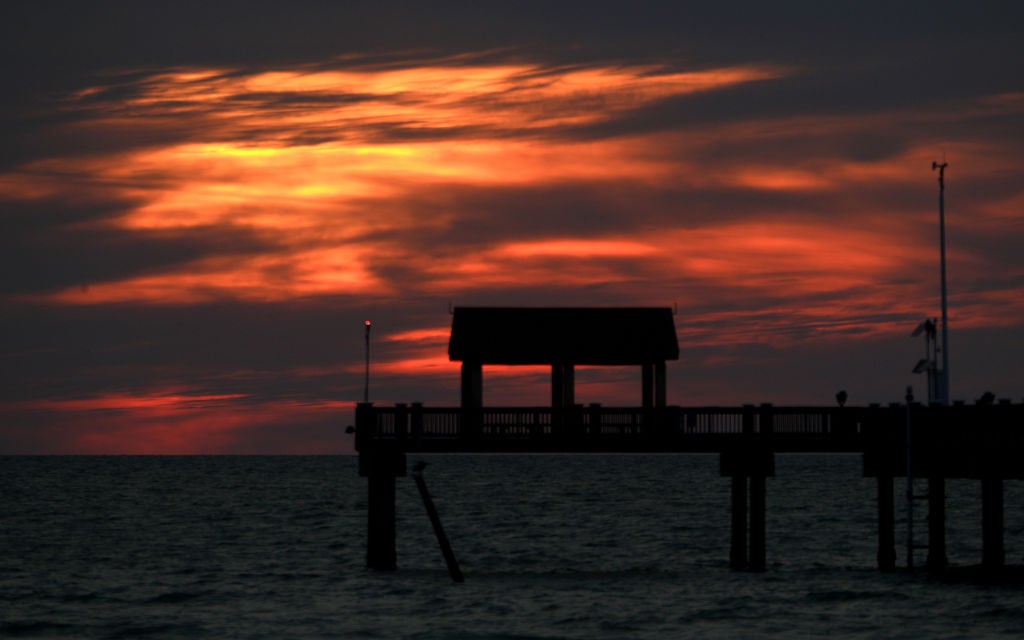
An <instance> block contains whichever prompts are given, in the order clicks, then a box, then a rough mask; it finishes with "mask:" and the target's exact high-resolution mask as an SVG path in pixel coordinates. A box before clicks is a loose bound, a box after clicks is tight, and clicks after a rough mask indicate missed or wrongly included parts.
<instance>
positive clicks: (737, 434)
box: [356, 308, 1024, 570]
mask: <svg viewBox="0 0 1024 640" xmlns="http://www.w3.org/2000/svg"><path fill="white" fill-rule="evenodd" d="M678 353H679V352H678V344H677V343H676V339H675V328H674V325H673V322H672V314H671V310H669V309H486V308H469V309H456V310H455V313H454V319H453V328H452V338H451V343H450V346H449V355H450V357H451V358H452V359H453V360H456V361H462V362H463V376H462V388H463V394H462V406H460V407H457V408H437V407H424V406H422V405H420V404H413V405H411V406H407V405H404V404H399V405H396V406H394V407H375V406H373V405H372V404H371V403H360V404H359V405H358V406H357V408H356V449H357V451H358V452H359V463H360V464H359V469H360V474H361V475H363V476H366V477H367V479H368V496H369V500H368V507H367V508H368V531H367V536H368V537H367V564H368V565H369V566H370V567H373V568H377V569H393V568H395V564H396V562H395V528H394V525H395V507H394V496H395V493H394V492H395V478H396V477H398V476H403V475H405V466H406V454H407V453H409V452H424V453H447V452H478V453H483V452H509V453H532V452H657V453H666V452H667V453H695V452H702V453H707V452H716V453H719V454H720V470H721V474H722V475H723V476H729V477H730V478H731V482H732V491H731V511H732V519H731V522H732V534H731V544H730V566H732V567H734V568H745V569H750V570H763V569H764V568H765V547H766V543H765V492H766V488H765V485H766V482H765V480H766V478H768V477H770V476H772V475H774V467H775V454H776V453H786V452H852V453H861V454H863V458H864V475H865V476H866V477H874V478H877V484H878V565H879V567H880V568H881V569H883V570H892V569H895V567H896V548H895V532H894V528H895V515H894V507H895V505H894V499H893V479H894V478H895V477H900V476H903V475H904V474H905V473H907V469H908V464H910V463H911V461H912V464H913V473H914V474H915V475H918V476H920V477H925V478H928V479H929V494H928V496H927V498H928V503H929V517H928V544H927V547H928V560H927V565H928V567H929V568H931V569H935V570H941V569H944V568H945V567H946V564H947V561H946V542H945V491H944V481H945V479H946V478H974V479H979V480H981V484H982V494H983V497H982V508H983V514H982V520H983V522H982V529H983V533H982V537H983V546H984V548H983V558H982V564H983V566H985V567H987V568H989V569H997V568H1000V567H1001V566H1002V565H1003V563H1004V555H1005V554H1004V551H1003V524H1002V523H1003V481H1004V480H1005V479H1009V478H1013V479H1021V478H1024V465H1021V464H1019V461H1020V460H1021V459H1022V458H1024V428H1022V427H1024V405H1022V404H1012V403H1010V402H1009V401H999V402H990V401H986V402H985V403H982V404H977V405H964V404H962V403H955V404H953V405H952V406H941V405H932V406H923V405H920V404H914V403H908V404H905V405H904V404H893V405H889V406H885V407H883V406H879V405H871V406H868V407H849V406H845V397H844V398H842V400H841V402H843V404H841V405H840V406H829V407H775V406H773V405H769V404H765V405H760V406H754V405H745V406H742V407H680V406H672V405H668V404H667V402H666V401H665V393H664V389H665V371H664V366H665V361H666V360H669V359H677V358H678ZM485 364H550V365H551V366H552V403H551V406H547V407H486V406H484V404H483V391H482V388H483V387H482V378H483V374H482V367H483V365H485ZM576 364H612V365H639V366H641V367H643V368H644V371H645V372H646V373H645V375H644V383H643V390H642V394H641V395H642V403H641V406H639V407H625V408H622V407H603V406H601V405H597V404H593V405H589V406H587V407H583V406H579V405H576V404H574V403H573V392H572V378H573V375H572V371H573V369H572V368H573V366H574V365H576ZM986 400H988V399H986ZM911 442H912V443H913V445H912V456H908V455H907V454H908V446H909V445H910V443H911Z"/></svg>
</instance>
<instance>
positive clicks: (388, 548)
mask: <svg viewBox="0 0 1024 640" xmlns="http://www.w3.org/2000/svg"><path fill="white" fill-rule="evenodd" d="M359 475H361V476H364V477H365V478H366V480H367V482H366V487H367V494H366V497H367V500H366V566H367V567H369V568H370V569H377V570H379V571H394V570H395V568H396V567H397V559H396V553H395V478H397V477H398V476H404V475H405V454H404V453H399V452H395V451H371V452H362V453H360V454H359Z"/></svg>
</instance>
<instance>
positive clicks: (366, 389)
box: [363, 320, 371, 402]
mask: <svg viewBox="0 0 1024 640" xmlns="http://www.w3.org/2000/svg"><path fill="white" fill-rule="evenodd" d="M363 324H364V325H365V326H366V375H365V377H364V379H363V402H369V401H370V326H371V323H370V321H369V320H367V321H366V322H364V323H363Z"/></svg>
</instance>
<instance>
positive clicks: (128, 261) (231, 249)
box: [0, 199, 274, 295]
mask: <svg viewBox="0 0 1024 640" xmlns="http://www.w3.org/2000/svg"><path fill="white" fill-rule="evenodd" d="M124 206H125V203H117V202H116V201H115V202H109V203H94V204H91V205H88V204H87V205H85V206H82V205H79V204H77V203H74V202H71V201H68V200H64V199H50V200H43V201H29V202H16V203H7V204H4V205H3V209H2V210H0V216H2V219H3V223H4V228H5V233H4V236H3V239H2V240H0V254H2V255H3V263H4V264H6V265H8V267H7V268H5V269H3V270H2V271H0V294H3V295H10V294H39V293H48V292H53V291H57V290H62V289H65V288H67V287H83V288H87V287H89V286H90V285H94V284H99V283H103V282H109V281H118V280H125V279H128V278H131V277H133V276H139V275H144V274H155V273H163V272H167V271H172V270H175V269H179V268H181V267H182V266H183V265H185V264H188V263H190V262H193V261H195V260H199V259H202V258H205V257H210V256H218V257H225V256H243V255H247V254H254V253H258V252H261V251H265V250H267V249H270V248H272V247H273V246H274V243H273V242H271V241H270V240H269V239H268V238H266V237H261V236H259V235H257V234H254V233H253V232H251V231H248V230H246V229H244V228H236V227H226V226H221V227H215V226H200V227H195V228H192V229H189V230H188V231H181V230H172V231H163V230H156V231H152V230H129V229H123V228H118V227H115V226H113V225H109V224H103V221H104V220H105V219H107V218H109V217H112V216H117V215H118V214H119V213H121V212H123V209H122V207H124Z"/></svg>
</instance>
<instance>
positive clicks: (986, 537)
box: [981, 478, 1006, 569]
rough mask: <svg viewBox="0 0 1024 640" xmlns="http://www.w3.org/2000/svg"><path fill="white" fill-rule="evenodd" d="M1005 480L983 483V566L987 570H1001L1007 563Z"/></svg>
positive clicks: (992, 479)
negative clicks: (1004, 535)
mask: <svg viewBox="0 0 1024 640" xmlns="http://www.w3.org/2000/svg"><path fill="white" fill-rule="evenodd" d="M1003 529H1004V525H1003V479H1002V478H985V479H983V480H982V481H981V544H982V552H981V564H982V566H983V567H985V568H986V569H1001V568H1002V567H1003V565H1004V564H1005V563H1006V552H1005V550H1004V548H1003Z"/></svg>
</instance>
